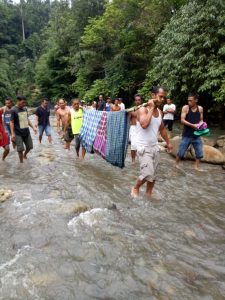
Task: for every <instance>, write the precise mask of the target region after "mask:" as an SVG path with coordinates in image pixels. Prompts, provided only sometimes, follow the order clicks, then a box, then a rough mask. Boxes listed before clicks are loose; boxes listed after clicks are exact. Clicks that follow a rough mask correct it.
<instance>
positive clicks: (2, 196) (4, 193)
mask: <svg viewBox="0 0 225 300" xmlns="http://www.w3.org/2000/svg"><path fill="white" fill-rule="evenodd" d="M11 196H12V191H10V190H0V203H1V202H5V201H6V200H8V199H9V198H10V197H11Z"/></svg>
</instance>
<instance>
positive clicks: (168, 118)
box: [163, 98, 176, 131]
mask: <svg viewBox="0 0 225 300" xmlns="http://www.w3.org/2000/svg"><path fill="white" fill-rule="evenodd" d="M166 103H167V104H165V105H164V106H163V123H164V126H165V127H167V128H168V130H169V131H172V130H173V120H174V114H175V111H176V106H175V104H173V103H172V100H171V99H170V98H168V99H167V100H166Z"/></svg>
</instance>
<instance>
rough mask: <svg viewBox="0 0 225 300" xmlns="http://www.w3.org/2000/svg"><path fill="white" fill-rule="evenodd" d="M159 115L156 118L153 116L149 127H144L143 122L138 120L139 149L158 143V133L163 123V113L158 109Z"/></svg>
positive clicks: (137, 141)
mask: <svg viewBox="0 0 225 300" xmlns="http://www.w3.org/2000/svg"><path fill="white" fill-rule="evenodd" d="M158 114H159V116H158V117H157V118H155V117H154V116H152V119H151V122H150V124H149V125H148V127H147V128H145V129H144V128H142V127H141V124H140V123H139V122H138V121H137V125H136V132H137V140H136V143H137V150H138V151H139V150H141V149H145V148H149V147H153V146H156V145H157V144H158V133H159V127H160V125H161V123H162V115H161V112H160V110H159V109H158Z"/></svg>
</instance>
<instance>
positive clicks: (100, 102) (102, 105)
mask: <svg viewBox="0 0 225 300" xmlns="http://www.w3.org/2000/svg"><path fill="white" fill-rule="evenodd" d="M97 110H100V111H105V101H104V97H103V95H99V97H98V104H97Z"/></svg>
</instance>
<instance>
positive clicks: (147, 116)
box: [137, 100, 155, 129]
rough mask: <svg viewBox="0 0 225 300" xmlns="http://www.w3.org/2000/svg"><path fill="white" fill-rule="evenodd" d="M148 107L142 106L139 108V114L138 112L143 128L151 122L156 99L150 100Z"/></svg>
mask: <svg viewBox="0 0 225 300" xmlns="http://www.w3.org/2000/svg"><path fill="white" fill-rule="evenodd" d="M147 107H148V109H147V108H145V107H141V108H140V109H139V110H138V114H137V119H138V121H139V122H140V125H141V127H142V128H143V129H146V128H147V127H148V126H149V124H150V123H151V120H152V115H153V111H154V107H155V104H154V101H153V100H149V101H148V106H147Z"/></svg>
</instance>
